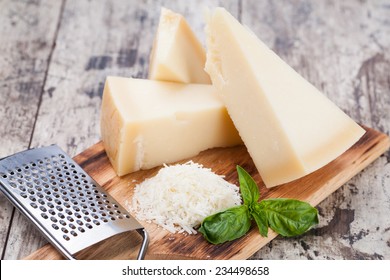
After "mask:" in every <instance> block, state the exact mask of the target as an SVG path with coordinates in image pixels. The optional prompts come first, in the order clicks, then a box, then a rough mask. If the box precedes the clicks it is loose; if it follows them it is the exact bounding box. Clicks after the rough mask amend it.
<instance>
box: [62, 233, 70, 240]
mask: <svg viewBox="0 0 390 280" xmlns="http://www.w3.org/2000/svg"><path fill="white" fill-rule="evenodd" d="M62 237H63V238H64V239H65V240H66V241H69V240H70V238H69V236H67V235H66V234H64V235H63V236H62Z"/></svg>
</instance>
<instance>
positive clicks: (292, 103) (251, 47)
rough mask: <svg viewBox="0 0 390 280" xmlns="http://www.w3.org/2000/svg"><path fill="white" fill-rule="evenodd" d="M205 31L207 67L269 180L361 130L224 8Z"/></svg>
mask: <svg viewBox="0 0 390 280" xmlns="http://www.w3.org/2000/svg"><path fill="white" fill-rule="evenodd" d="M206 32H207V47H208V51H207V61H206V71H207V72H208V73H209V75H210V77H211V79H212V82H213V85H215V87H216V88H217V89H218V92H219V94H220V96H221V97H222V100H223V102H224V103H225V105H226V107H227V109H228V112H229V115H230V117H231V118H232V120H233V122H234V124H235V126H236V128H237V130H238V131H239V134H240V136H241V138H242V140H243V141H244V143H245V145H246V147H247V149H248V152H249V154H250V155H251V157H252V159H253V161H254V163H255V165H256V167H257V169H258V171H259V173H260V175H261V177H262V179H263V181H264V183H265V185H266V186H267V187H273V186H276V185H280V184H283V183H287V182H290V181H292V180H295V179H298V178H300V177H302V176H304V175H306V174H309V173H311V172H313V171H315V170H317V169H319V168H320V167H322V166H324V165H326V164H327V163H329V162H330V161H332V160H334V159H335V158H337V157H338V156H339V155H341V154H342V153H343V152H345V151H346V150H347V149H348V148H350V147H351V146H352V145H353V144H354V143H355V142H357V141H358V139H359V138H360V137H361V136H362V135H363V134H364V133H365V131H364V129H362V128H361V127H360V126H359V125H358V124H356V123H355V122H354V121H353V120H352V119H351V118H350V117H348V116H347V115H346V114H345V113H344V112H343V111H342V110H341V109H339V108H338V107H337V106H336V105H335V104H333V103H332V102H331V101H330V100H329V99H327V98H326V97H325V96H324V95H323V94H322V93H320V91H318V90H317V89H316V88H315V87H314V86H313V85H311V84H310V83H309V82H308V81H306V80H305V79H304V78H303V77H302V76H300V75H299V74H298V73H297V72H295V71H294V70H293V69H292V68H291V67H290V66H289V65H287V64H286V63H285V62H284V61H283V60H282V59H281V58H280V57H278V56H277V55H276V54H275V53H274V52H273V51H272V50H270V49H269V48H268V47H267V46H266V45H265V44H264V43H263V42H262V41H260V39H258V38H257V37H256V36H255V34H254V33H252V32H251V31H250V30H249V29H248V28H246V27H244V26H242V25H241V24H240V23H239V22H238V21H237V20H236V19H235V18H234V17H233V16H232V15H230V14H229V13H228V12H227V11H226V10H225V9H223V8H216V9H215V10H214V11H213V12H212V14H210V15H209V18H208V24H207V27H206Z"/></svg>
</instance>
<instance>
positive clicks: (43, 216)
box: [41, 213, 49, 219]
mask: <svg viewBox="0 0 390 280" xmlns="http://www.w3.org/2000/svg"><path fill="white" fill-rule="evenodd" d="M41 217H42V218H44V219H47V218H49V216H47V215H46V214H45V213H42V214H41Z"/></svg>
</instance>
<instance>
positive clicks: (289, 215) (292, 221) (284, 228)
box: [255, 198, 318, 236]
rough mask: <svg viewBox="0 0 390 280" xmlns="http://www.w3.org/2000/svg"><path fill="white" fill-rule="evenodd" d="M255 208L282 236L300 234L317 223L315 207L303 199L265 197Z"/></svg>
mask: <svg viewBox="0 0 390 280" xmlns="http://www.w3.org/2000/svg"><path fill="white" fill-rule="evenodd" d="M255 209H256V212H257V211H258V212H260V213H259V215H260V214H261V213H265V215H266V218H267V221H268V224H269V227H270V228H271V229H273V230H274V231H275V232H277V233H279V234H280V235H282V236H296V235H300V234H303V233H304V232H306V231H307V230H308V229H310V228H311V227H312V226H314V225H317V224H318V211H317V209H316V208H314V207H312V206H311V205H310V204H309V203H306V202H304V201H299V200H295V199H285V198H275V199H265V200H262V201H261V202H260V203H259V206H257V207H255Z"/></svg>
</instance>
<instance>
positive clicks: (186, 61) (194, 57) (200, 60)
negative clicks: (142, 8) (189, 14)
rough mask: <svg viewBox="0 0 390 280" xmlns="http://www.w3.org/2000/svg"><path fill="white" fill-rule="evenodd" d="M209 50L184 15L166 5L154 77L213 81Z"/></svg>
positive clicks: (152, 65)
mask: <svg viewBox="0 0 390 280" xmlns="http://www.w3.org/2000/svg"><path fill="white" fill-rule="evenodd" d="M205 62H206V53H205V50H204V48H203V46H202V45H201V43H200V42H199V40H198V39H197V38H196V36H195V34H194V32H193V31H192V30H191V28H190V26H189V25H188V23H187V21H186V20H185V19H184V17H183V16H182V15H180V14H177V13H174V12H172V11H170V10H168V9H165V8H162V9H161V15H160V21H159V25H158V29H157V34H156V36H155V39H154V43H153V48H152V52H151V55H150V62H149V76H148V78H149V79H151V80H159V81H168V82H178V83H196V84H210V83H211V81H210V77H209V76H208V75H207V73H206V72H205V71H204V65H205Z"/></svg>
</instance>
